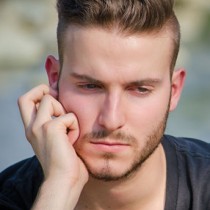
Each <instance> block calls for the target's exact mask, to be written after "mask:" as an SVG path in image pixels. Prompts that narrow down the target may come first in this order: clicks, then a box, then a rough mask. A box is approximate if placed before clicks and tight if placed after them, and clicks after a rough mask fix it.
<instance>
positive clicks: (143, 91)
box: [128, 86, 152, 95]
mask: <svg viewBox="0 0 210 210" xmlns="http://www.w3.org/2000/svg"><path fill="white" fill-rule="evenodd" d="M128 90H129V91H131V92H132V93H134V94H136V95H147V94H149V93H151V92H152V89H151V88H149V87H144V86H134V87H129V88H128Z"/></svg>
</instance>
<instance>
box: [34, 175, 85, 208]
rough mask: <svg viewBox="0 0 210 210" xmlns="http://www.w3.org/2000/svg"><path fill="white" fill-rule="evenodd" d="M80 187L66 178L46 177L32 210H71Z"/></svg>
mask: <svg viewBox="0 0 210 210" xmlns="http://www.w3.org/2000/svg"><path fill="white" fill-rule="evenodd" d="M82 188H83V186H82V185H81V184H78V185H77V184H76V183H74V184H72V183H70V181H69V180H67V179H66V180H65V179H61V178H59V179H48V180H46V181H44V182H43V184H42V186H41V188H40V190H39V193H38V195H37V198H36V201H35V203H34V205H33V208H32V210H43V209H45V210H73V209H74V208H75V206H76V204H77V202H78V199H79V196H80V193H81V191H82Z"/></svg>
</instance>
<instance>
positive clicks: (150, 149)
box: [78, 106, 169, 182]
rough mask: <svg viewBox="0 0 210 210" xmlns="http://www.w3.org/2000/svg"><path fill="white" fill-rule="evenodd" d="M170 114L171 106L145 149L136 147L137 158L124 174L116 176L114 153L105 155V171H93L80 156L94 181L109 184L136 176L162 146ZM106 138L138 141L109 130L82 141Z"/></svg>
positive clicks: (147, 138)
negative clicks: (112, 163)
mask: <svg viewBox="0 0 210 210" xmlns="http://www.w3.org/2000/svg"><path fill="white" fill-rule="evenodd" d="M168 114H169V106H168V109H167V110H166V112H165V115H164V116H163V118H162V120H161V121H160V122H159V123H158V124H157V125H156V127H155V128H153V130H152V131H151V133H150V134H149V135H147V136H146V137H145V142H146V143H145V145H144V147H143V148H142V149H141V150H138V146H137V145H136V148H135V151H134V153H135V157H134V158H133V161H132V163H131V164H130V166H129V167H128V168H127V170H125V171H124V172H123V173H121V174H119V175H116V174H114V173H113V172H112V169H111V166H110V162H111V161H112V160H114V159H115V155H114V154H113V153H104V154H103V157H102V158H103V160H104V161H105V165H104V167H103V169H102V170H100V171H96V170H93V169H92V168H91V167H90V165H89V164H88V162H87V161H86V159H85V158H83V157H82V155H80V154H78V156H79V157H80V158H81V160H82V161H83V162H84V164H85V166H86V168H87V170H88V172H89V174H90V176H91V177H93V178H94V179H97V180H101V181H106V182H108V181H120V180H123V179H126V178H129V177H131V176H132V175H134V174H135V172H137V171H138V170H139V169H140V168H141V166H142V164H143V163H144V162H145V161H146V160H147V159H148V158H149V157H150V156H151V155H152V154H153V153H154V151H155V150H156V148H157V147H158V146H159V145H160V142H161V140H162V137H163V135H164V132H165V128H166V123H167V119H168ZM106 138H110V139H115V140H116V141H119V142H125V143H132V142H137V141H138V140H137V139H136V138H135V137H133V136H132V135H127V134H125V133H123V132H109V131H107V130H102V131H98V132H92V133H90V134H86V135H84V136H83V138H82V140H81V141H83V140H84V141H90V140H91V139H95V140H96V139H106Z"/></svg>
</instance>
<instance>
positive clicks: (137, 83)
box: [70, 72, 162, 86]
mask: <svg viewBox="0 0 210 210" xmlns="http://www.w3.org/2000/svg"><path fill="white" fill-rule="evenodd" d="M70 76H71V77H73V78H75V79H80V80H85V81H89V82H92V83H97V84H102V83H103V82H102V81H100V80H98V79H94V78H92V77H90V76H88V75H85V74H78V73H75V72H74V73H71V74H70ZM161 82H162V80H161V79H156V78H155V79H154V78H146V79H142V80H136V81H131V82H128V83H127V84H125V85H131V86H143V85H154V86H155V85H159V84H160V83H161Z"/></svg>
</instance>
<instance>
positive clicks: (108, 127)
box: [0, 0, 210, 210]
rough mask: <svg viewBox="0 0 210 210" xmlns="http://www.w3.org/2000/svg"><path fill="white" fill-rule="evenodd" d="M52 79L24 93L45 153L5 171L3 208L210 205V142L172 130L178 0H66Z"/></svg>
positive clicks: (177, 84) (117, 209)
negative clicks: (170, 116) (167, 130)
mask: <svg viewBox="0 0 210 210" xmlns="http://www.w3.org/2000/svg"><path fill="white" fill-rule="evenodd" d="M57 8H58V14H59V23H58V30H57V34H58V49H59V60H57V59H56V58H54V57H53V56H49V57H48V58H47V61H46V70H47V75H48V78H49V86H47V85H40V86H38V87H35V88H34V89H32V90H31V91H29V92H28V93H26V94H25V95H23V96H21V97H20V99H19V107H20V112H21V115H22V119H23V123H24V126H25V131H26V137H27V139H28V141H29V142H30V143H31V145H32V147H33V149H34V152H35V154H36V157H33V158H30V159H27V160H24V161H22V162H20V163H17V164H16V165H14V166H12V167H10V168H9V169H7V170H5V171H4V172H2V174H1V175H0V187H1V188H0V207H1V209H21V210H23V209H31V208H32V209H33V210H42V209H51V210H54V209H55V210H67V209H68V210H73V209H75V210H85V209H89V210H108V209H109V210H110V209H111V210H154V209H155V210H164V209H165V210H206V209H210V193H209V190H208V188H209V184H208V180H209V178H210V167H209V164H210V154H209V151H210V146H209V145H208V144H207V143H204V142H201V141H199V140H193V139H186V138H182V139H181V138H175V137H172V136H166V135H164V130H165V126H166V121H167V117H168V113H169V112H170V111H173V110H174V109H175V108H176V105H177V103H178V101H179V97H180V95H181V91H182V87H183V84H184V79H185V71H184V70H183V69H179V70H176V71H175V70H174V66H175V62H176V58H177V54H178V50H179V41H180V33H179V24H178V21H177V19H176V16H175V14H174V12H173V1H172V0H171V1H170V0H167V1H164V0H147V1H143V0H142V1H141V0H133V1H130V0H118V1H111V0H107V1H103V0H97V1H96V0H81V1H80V0H77V1H76V0H58V2H57Z"/></svg>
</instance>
